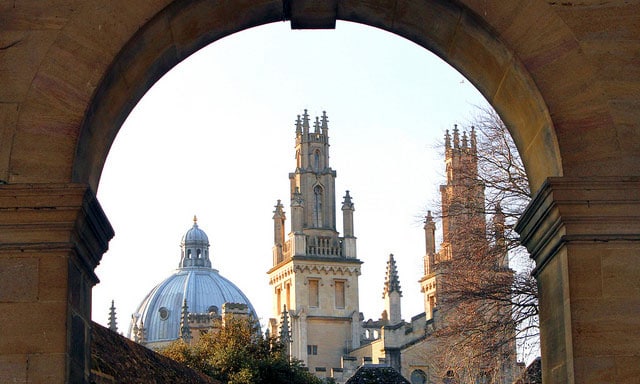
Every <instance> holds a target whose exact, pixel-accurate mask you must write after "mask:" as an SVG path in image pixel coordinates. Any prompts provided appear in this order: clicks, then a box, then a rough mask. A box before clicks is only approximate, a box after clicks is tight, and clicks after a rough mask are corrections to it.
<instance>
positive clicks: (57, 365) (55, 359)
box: [28, 353, 72, 383]
mask: <svg viewBox="0 0 640 384" xmlns="http://www.w3.org/2000/svg"><path fill="white" fill-rule="evenodd" d="M28 358H29V368H28V375H29V382H30V383H63V382H65V374H66V372H65V367H66V366H67V364H66V360H65V359H66V355H65V354H64V353H46V354H40V353H38V354H30V355H28ZM67 382H72V381H67Z"/></svg>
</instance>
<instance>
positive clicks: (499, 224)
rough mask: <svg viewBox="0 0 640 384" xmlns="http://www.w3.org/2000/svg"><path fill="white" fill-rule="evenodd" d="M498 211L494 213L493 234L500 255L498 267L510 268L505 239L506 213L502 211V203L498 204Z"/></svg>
mask: <svg viewBox="0 0 640 384" xmlns="http://www.w3.org/2000/svg"><path fill="white" fill-rule="evenodd" d="M495 210H496V212H495V214H494V215H493V220H492V224H493V236H494V239H495V242H496V244H495V246H496V253H497V256H498V260H497V262H498V267H500V268H509V258H508V255H507V246H506V239H505V231H504V229H505V215H504V213H503V212H502V207H501V206H500V203H497V204H496V208H495Z"/></svg>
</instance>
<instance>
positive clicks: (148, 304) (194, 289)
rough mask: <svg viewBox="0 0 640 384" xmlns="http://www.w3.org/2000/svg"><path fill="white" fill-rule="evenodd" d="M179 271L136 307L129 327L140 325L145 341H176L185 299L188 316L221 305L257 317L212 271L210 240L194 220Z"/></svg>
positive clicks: (238, 293)
mask: <svg viewBox="0 0 640 384" xmlns="http://www.w3.org/2000/svg"><path fill="white" fill-rule="evenodd" d="M180 247H181V258H180V264H179V266H178V270H177V271H176V272H175V273H173V274H172V275H171V276H169V277H168V278H166V279H165V280H164V281H163V282H162V283H160V284H158V285H157V286H156V287H155V288H153V289H152V290H151V292H149V293H148V294H147V295H146V297H145V298H144V300H142V302H141V303H140V305H139V306H138V309H137V310H136V312H135V313H134V315H133V317H132V319H131V324H130V326H129V337H131V336H132V335H133V334H134V333H135V331H134V328H139V327H140V326H143V327H144V329H145V336H144V337H145V342H146V343H151V344H153V343H157V342H168V341H172V340H175V339H177V338H178V336H179V333H180V320H181V317H182V305H183V302H184V300H186V304H187V306H188V312H189V313H199V314H203V313H210V312H217V313H218V315H219V314H220V313H221V311H222V305H223V304H224V303H239V304H246V305H247V307H248V308H249V314H250V315H251V316H252V317H253V318H254V319H256V320H257V319H258V316H257V314H256V312H255V310H254V308H253V306H252V305H251V302H249V299H248V298H247V296H245V294H244V293H242V291H241V290H240V289H239V288H238V287H237V286H236V285H235V284H233V283H232V282H231V281H229V280H227V279H226V278H224V277H222V276H221V275H220V274H219V273H218V271H217V270H216V269H213V268H211V261H210V259H209V238H208V237H207V234H206V233H205V232H204V231H203V230H202V229H200V228H199V227H198V223H197V218H196V217H195V216H194V218H193V227H191V228H190V229H189V230H188V231H187V232H186V233H185V234H184V236H183V237H182V241H181V244H180Z"/></svg>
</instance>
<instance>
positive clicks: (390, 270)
mask: <svg viewBox="0 0 640 384" xmlns="http://www.w3.org/2000/svg"><path fill="white" fill-rule="evenodd" d="M391 292H398V293H399V294H400V296H402V291H401V290H400V278H399V277H398V269H397V267H396V260H395V259H394V258H393V253H390V254H389V260H388V261H387V274H386V277H385V281H384V291H383V292H382V297H383V298H384V297H385V296H386V295H387V294H389V293H391Z"/></svg>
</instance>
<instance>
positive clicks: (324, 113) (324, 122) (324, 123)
mask: <svg viewBox="0 0 640 384" xmlns="http://www.w3.org/2000/svg"><path fill="white" fill-rule="evenodd" d="M328 123H329V118H328V117H327V111H322V134H323V135H325V136H326V135H327V130H328V129H329V124H328Z"/></svg>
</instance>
